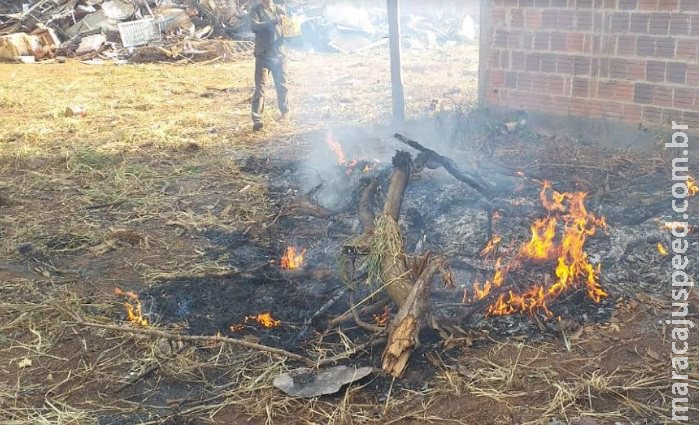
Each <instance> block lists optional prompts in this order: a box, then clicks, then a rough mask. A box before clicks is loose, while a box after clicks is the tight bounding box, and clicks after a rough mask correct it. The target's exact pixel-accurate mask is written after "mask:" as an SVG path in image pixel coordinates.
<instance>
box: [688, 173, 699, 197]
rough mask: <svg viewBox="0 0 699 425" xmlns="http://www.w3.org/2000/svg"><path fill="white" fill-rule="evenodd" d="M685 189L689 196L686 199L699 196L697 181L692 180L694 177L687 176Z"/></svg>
mask: <svg viewBox="0 0 699 425" xmlns="http://www.w3.org/2000/svg"><path fill="white" fill-rule="evenodd" d="M687 188H688V189H689V195H687V196H688V197H690V198H691V197H692V196H696V195H697V194H699V186H698V185H697V181H696V180H694V177H692V176H689V177H688V178H687Z"/></svg>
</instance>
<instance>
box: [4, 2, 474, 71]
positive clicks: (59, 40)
mask: <svg viewBox="0 0 699 425" xmlns="http://www.w3.org/2000/svg"><path fill="white" fill-rule="evenodd" d="M255 1H256V0H157V1H149V0H23V1H13V0H0V60H10V61H20V62H24V63H33V62H35V61H37V60H48V59H53V60H58V61H61V60H63V58H65V57H80V58H82V59H114V60H129V61H134V62H137V61H152V60H185V61H191V60H194V61H197V60H198V61H202V60H211V59H216V58H222V59H226V58H231V57H235V56H236V55H238V54H241V53H247V52H250V51H251V50H252V47H253V44H252V40H253V39H254V36H253V34H252V33H251V32H250V22H249V18H248V10H249V8H250V7H251V5H252V4H254V3H255ZM283 6H284V7H285V8H286V9H287V12H288V13H289V14H290V15H291V16H293V17H294V19H295V20H297V21H298V23H299V25H300V27H301V37H299V38H297V39H295V40H290V44H291V45H292V46H294V47H299V48H304V49H312V50H325V51H330V52H333V51H334V52H357V51H360V50H365V49H368V48H371V47H374V46H378V45H380V44H383V43H385V42H386V35H387V33H388V27H387V20H386V12H385V6H384V5H383V3H382V2H378V1H377V2H376V4H375V5H364V6H360V5H356V4H354V3H353V2H348V1H344V0H341V1H320V0H311V1H292V2H289V3H283ZM473 14H474V13H473V11H467V12H463V13H461V14H459V13H451V14H444V13H442V14H441V15H440V14H438V13H437V12H429V13H426V14H423V15H420V16H419V17H416V15H413V14H409V13H406V14H405V16H404V19H403V21H404V39H405V40H406V43H405V45H406V47H409V48H425V47H435V46H440V45H451V44H455V43H462V42H473V41H474V39H475V34H476V26H475V24H474V20H473V19H472V18H471V15H473Z"/></svg>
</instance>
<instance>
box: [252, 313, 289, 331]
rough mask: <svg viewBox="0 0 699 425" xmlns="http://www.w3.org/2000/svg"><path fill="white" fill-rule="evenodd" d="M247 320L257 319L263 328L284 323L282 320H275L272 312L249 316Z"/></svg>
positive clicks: (274, 326)
mask: <svg viewBox="0 0 699 425" xmlns="http://www.w3.org/2000/svg"><path fill="white" fill-rule="evenodd" d="M245 321H246V322H247V321H255V322H257V323H258V324H259V325H260V326H262V327H263V328H276V327H278V326H280V325H281V324H282V322H281V321H280V320H274V318H272V313H259V314H258V315H256V316H248V317H246V318H245Z"/></svg>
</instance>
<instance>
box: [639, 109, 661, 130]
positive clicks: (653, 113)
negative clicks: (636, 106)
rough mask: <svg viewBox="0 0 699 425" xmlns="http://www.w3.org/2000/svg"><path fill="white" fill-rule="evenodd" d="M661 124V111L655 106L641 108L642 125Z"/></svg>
mask: <svg viewBox="0 0 699 425" xmlns="http://www.w3.org/2000/svg"><path fill="white" fill-rule="evenodd" d="M661 122H662V109H660V108H658V107H655V106H644V107H643V123H645V124H649V125H650V126H656V125H660V123H661Z"/></svg>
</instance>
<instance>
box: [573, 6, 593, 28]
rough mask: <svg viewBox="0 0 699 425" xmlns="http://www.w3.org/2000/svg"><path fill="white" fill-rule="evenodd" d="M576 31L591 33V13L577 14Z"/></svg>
mask: <svg viewBox="0 0 699 425" xmlns="http://www.w3.org/2000/svg"><path fill="white" fill-rule="evenodd" d="M575 29H576V30H578V31H589V30H591V29H592V12H591V11H589V10H578V11H576V12H575Z"/></svg>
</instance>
